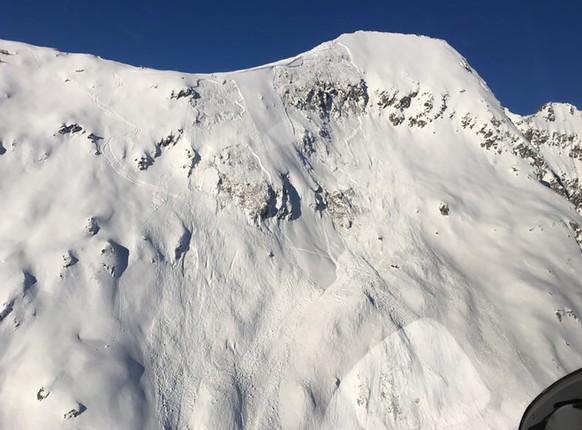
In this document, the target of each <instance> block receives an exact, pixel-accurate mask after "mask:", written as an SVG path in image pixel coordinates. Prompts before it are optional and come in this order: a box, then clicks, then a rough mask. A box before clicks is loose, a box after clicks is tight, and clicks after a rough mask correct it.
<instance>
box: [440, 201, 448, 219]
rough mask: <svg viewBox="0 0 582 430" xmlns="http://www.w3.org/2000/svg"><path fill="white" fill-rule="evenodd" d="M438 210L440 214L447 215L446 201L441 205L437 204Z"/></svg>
mask: <svg viewBox="0 0 582 430" xmlns="http://www.w3.org/2000/svg"><path fill="white" fill-rule="evenodd" d="M439 211H440V212H441V215H443V216H448V215H449V205H448V204H446V203H441V205H440V206H439Z"/></svg>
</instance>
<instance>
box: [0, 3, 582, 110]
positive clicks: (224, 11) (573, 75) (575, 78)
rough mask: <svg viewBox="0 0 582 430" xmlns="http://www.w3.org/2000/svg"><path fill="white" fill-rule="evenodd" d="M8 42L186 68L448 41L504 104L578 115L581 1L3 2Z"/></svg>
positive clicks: (1, 23) (1, 30)
mask: <svg viewBox="0 0 582 430" xmlns="http://www.w3.org/2000/svg"><path fill="white" fill-rule="evenodd" d="M3 3H4V4H3V5H2V8H1V11H2V13H0V38H2V39H10V40H18V41H23V42H27V43H32V44H35V45H42V46H50V47H54V48H57V49H59V50H62V51H67V52H86V53H91V54H95V55H99V56H101V57H104V58H108V59H112V60H117V61H121V62H125V63H130V64H134V65H143V66H147V67H153V68H159V69H172V70H180V71H185V72H214V71H228V70H235V69H241V68H247V67H252V66H256V65H260V64H263V63H267V62H271V61H275V60H278V59H282V58H286V57H290V56H292V55H295V54H298V53H300V52H303V51H306V50H308V49H311V48H312V47H313V46H315V45H317V44H319V43H321V42H324V41H326V40H330V39H333V38H335V37H337V36H338V35H340V34H342V33H346V32H353V31H356V30H377V31H388V32H399V33H415V34H425V35H429V36H434V37H439V38H443V39H446V40H447V41H448V42H449V43H450V44H451V45H452V46H453V47H454V48H455V49H457V50H458V51H459V52H460V53H461V54H462V55H464V56H465V57H466V58H467V59H468V60H469V62H470V63H471V65H472V66H473V67H474V68H475V69H477V71H478V72H479V73H480V74H481V76H482V77H483V78H484V79H485V80H486V81H487V82H488V84H489V86H490V87H491V89H492V90H493V91H494V92H495V94H496V95H497V97H498V98H499V99H500V100H501V102H502V103H503V104H504V105H505V106H507V107H509V108H510V109H511V110H512V111H514V112H517V113H521V114H527V113H532V112H533V111H535V110H536V109H537V108H538V107H539V106H540V105H541V104H543V103H544V102H546V101H562V102H569V103H573V104H575V105H576V106H578V108H582V79H581V78H580V76H581V75H582V30H581V18H582V2H580V1H579V0H572V1H565V0H554V1H549V0H546V1H543V2H542V1H540V0H530V1H527V2H526V1H521V0H517V1H512V0H506V1H499V0H488V1H483V2H478V1H477V2H475V1H471V0H465V1H456V0H455V1H446V0H441V1H436V0H435V1H425V0H414V1H406V0H403V1H398V2H394V1H389V0H384V1H370V0H353V1H349V2H348V1H343V0H336V1H328V0H323V1H317V0H311V1H305V0H297V1H275V0H271V1H263V0H260V1H255V2H249V1H239V2H233V1H230V0H229V1H220V0H219V1H218V2H210V1H206V2H198V1H192V0H191V1H182V0H176V1H172V0H144V1H134V0H127V1H123V0H118V1H110V0H100V1H86V0H75V1H68V0H66V1H59V0H55V1H46V0H42V1H41V0H7V1H5V2H3Z"/></svg>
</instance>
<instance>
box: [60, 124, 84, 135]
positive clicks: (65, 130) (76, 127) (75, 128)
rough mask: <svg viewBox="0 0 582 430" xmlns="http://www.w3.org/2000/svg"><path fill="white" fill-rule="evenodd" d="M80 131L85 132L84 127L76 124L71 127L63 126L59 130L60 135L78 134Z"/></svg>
mask: <svg viewBox="0 0 582 430" xmlns="http://www.w3.org/2000/svg"><path fill="white" fill-rule="evenodd" d="M79 131H83V127H81V126H80V125H79V124H75V123H73V124H71V125H67V124H63V125H62V126H61V128H59V134H72V133H78V132H79Z"/></svg>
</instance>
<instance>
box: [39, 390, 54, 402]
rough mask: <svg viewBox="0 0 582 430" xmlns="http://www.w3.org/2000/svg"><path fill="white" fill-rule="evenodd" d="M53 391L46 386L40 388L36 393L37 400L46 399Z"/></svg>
mask: <svg viewBox="0 0 582 430" xmlns="http://www.w3.org/2000/svg"><path fill="white" fill-rule="evenodd" d="M50 393H51V392H50V391H48V390H45V389H44V387H42V388H41V389H40V390H38V392H37V393H36V400H38V401H39V402H41V401H43V400H44V399H46V398H47V397H48V396H49V394H50Z"/></svg>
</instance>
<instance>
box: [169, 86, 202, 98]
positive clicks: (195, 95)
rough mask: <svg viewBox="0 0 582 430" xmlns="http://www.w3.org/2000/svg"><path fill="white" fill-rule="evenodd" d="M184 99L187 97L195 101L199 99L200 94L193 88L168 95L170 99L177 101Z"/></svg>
mask: <svg viewBox="0 0 582 430" xmlns="http://www.w3.org/2000/svg"><path fill="white" fill-rule="evenodd" d="M185 97H189V98H190V99H191V100H196V99H199V98H200V94H199V93H198V92H197V91H196V90H195V89H194V88H193V87H188V88H184V89H182V90H180V91H178V92H177V93H176V92H174V91H172V94H170V99H176V100H178V99H181V98H185Z"/></svg>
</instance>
